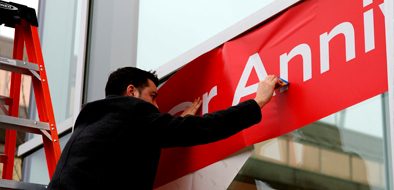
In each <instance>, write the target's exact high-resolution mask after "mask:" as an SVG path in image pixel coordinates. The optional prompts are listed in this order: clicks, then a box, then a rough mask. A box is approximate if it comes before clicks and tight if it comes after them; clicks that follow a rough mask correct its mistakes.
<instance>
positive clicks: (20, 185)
mask: <svg viewBox="0 0 394 190" xmlns="http://www.w3.org/2000/svg"><path fill="white" fill-rule="evenodd" d="M0 189H28V190H45V189H47V186H46V185H41V184H36V183H27V182H20V181H13V180H6V179H0Z"/></svg>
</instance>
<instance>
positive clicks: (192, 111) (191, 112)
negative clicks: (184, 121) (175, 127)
mask: <svg viewBox="0 0 394 190" xmlns="http://www.w3.org/2000/svg"><path fill="white" fill-rule="evenodd" d="M201 103H202V101H201V98H200V97H198V98H197V99H195V100H194V101H193V103H192V105H190V106H189V107H188V108H186V109H185V111H183V113H182V114H181V117H185V116H186V115H196V113H197V110H198V108H200V106H201Z"/></svg>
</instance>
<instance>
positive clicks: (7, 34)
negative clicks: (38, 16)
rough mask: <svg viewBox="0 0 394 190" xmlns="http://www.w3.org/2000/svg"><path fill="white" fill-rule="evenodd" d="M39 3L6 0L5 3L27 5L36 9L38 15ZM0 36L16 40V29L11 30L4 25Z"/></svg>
mask: <svg viewBox="0 0 394 190" xmlns="http://www.w3.org/2000/svg"><path fill="white" fill-rule="evenodd" d="M38 1H39V0H10V1H7V0H5V2H14V3H18V4H22V5H26V6H28V7H31V8H34V9H35V10H36V13H37V9H38ZM0 36H5V37H7V38H14V29H13V28H9V27H5V26H4V25H1V26H0Z"/></svg>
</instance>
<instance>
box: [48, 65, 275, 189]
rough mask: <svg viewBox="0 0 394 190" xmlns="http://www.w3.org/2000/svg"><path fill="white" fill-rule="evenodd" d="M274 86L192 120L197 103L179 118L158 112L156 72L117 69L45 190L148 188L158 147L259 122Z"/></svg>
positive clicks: (207, 138) (267, 83)
mask: <svg viewBox="0 0 394 190" xmlns="http://www.w3.org/2000/svg"><path fill="white" fill-rule="evenodd" d="M277 84H278V78H277V77H275V76H268V77H267V78H266V79H265V80H264V81H261V82H260V83H259V86H258V90H257V93H256V97H255V98H254V100H248V101H245V102H242V103H240V104H238V105H236V106H233V107H230V108H228V109H226V110H222V111H218V112H214V113H209V114H205V115H204V116H194V114H195V113H196V111H197V109H198V108H199V107H200V105H201V100H200V99H197V100H195V101H194V103H193V105H192V106H191V107H190V108H189V109H187V110H186V111H185V112H184V113H183V114H182V116H178V117H177V116H171V115H169V114H164V113H160V112H159V110H158V105H157V103H156V97H157V85H158V79H157V77H156V76H155V75H154V74H152V73H150V72H146V71H143V70H140V69H137V68H133V67H125V68H120V69H118V70H116V71H115V72H113V73H112V74H111V75H110V76H109V78H108V82H107V84H106V87H105V93H106V98H105V99H102V100H98V101H95V102H91V103H88V104H86V105H85V106H84V107H83V109H82V110H81V112H80V114H79V116H78V118H77V120H76V122H75V127H74V133H73V134H72V136H71V138H70V140H69V141H68V143H67V145H66V147H65V148H64V150H63V153H62V155H61V158H60V160H59V162H58V165H57V168H56V171H55V174H54V175H53V176H52V180H51V182H50V183H49V186H48V189H60V190H67V189H73V190H76V189H84V190H85V189H137V190H145V189H146V190H148V189H152V188H153V183H154V179H155V174H156V169H157V166H158V161H159V158H160V150H161V148H165V147H176V146H192V145H198V144H204V143H209V142H213V141H217V140H220V139H224V138H227V137H229V136H231V135H233V134H235V133H237V132H239V131H241V130H243V129H245V128H247V127H249V126H252V125H254V124H256V123H258V122H259V121H260V120H261V108H262V107H263V106H264V105H265V104H267V103H268V102H269V100H270V99H271V97H272V94H273V91H274V88H275V85H277ZM126 155H131V156H126Z"/></svg>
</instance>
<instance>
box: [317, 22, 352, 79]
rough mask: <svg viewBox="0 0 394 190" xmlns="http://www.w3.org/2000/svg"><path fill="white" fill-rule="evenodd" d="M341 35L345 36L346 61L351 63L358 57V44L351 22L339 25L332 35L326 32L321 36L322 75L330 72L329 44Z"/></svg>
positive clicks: (332, 31)
mask: <svg viewBox="0 0 394 190" xmlns="http://www.w3.org/2000/svg"><path fill="white" fill-rule="evenodd" d="M339 34H343V35H344V36H345V47H346V61H350V60H352V59H354V58H355V57H356V43H355V36H354V28H353V25H352V24H351V23H350V22H343V23H341V24H338V25H337V26H335V27H334V29H332V30H331V32H330V33H327V32H326V33H323V34H321V35H320V73H324V72H327V71H328V70H330V49H329V42H330V41H331V39H333V38H334V37H335V36H338V35H339Z"/></svg>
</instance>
